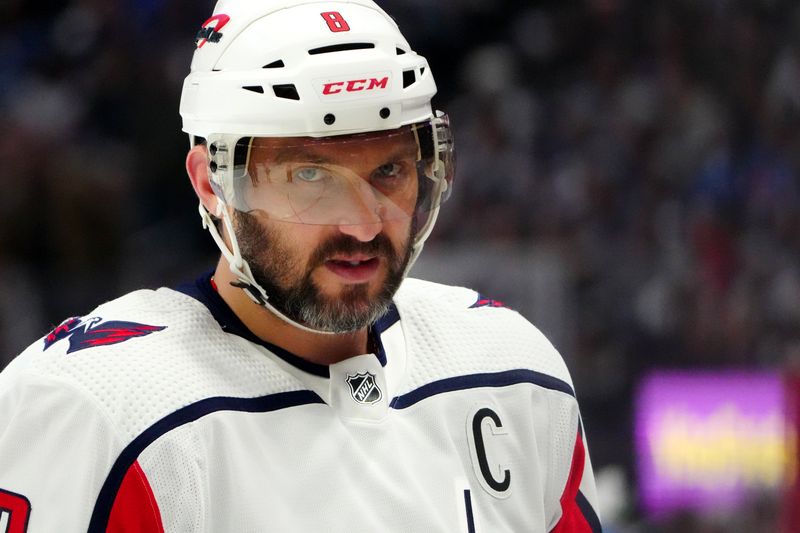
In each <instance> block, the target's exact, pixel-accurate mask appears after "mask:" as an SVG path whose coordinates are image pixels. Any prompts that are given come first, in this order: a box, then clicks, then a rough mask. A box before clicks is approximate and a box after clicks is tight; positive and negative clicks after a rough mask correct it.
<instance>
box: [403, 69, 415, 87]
mask: <svg viewBox="0 0 800 533" xmlns="http://www.w3.org/2000/svg"><path fill="white" fill-rule="evenodd" d="M416 82H417V74H416V73H415V72H414V71H413V70H404V71H403V89H407V88H408V87H411V86H412V85H414V84H415V83H416Z"/></svg>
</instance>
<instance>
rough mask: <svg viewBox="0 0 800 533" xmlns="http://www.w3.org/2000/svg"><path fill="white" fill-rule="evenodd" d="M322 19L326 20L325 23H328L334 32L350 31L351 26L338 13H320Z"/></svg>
mask: <svg viewBox="0 0 800 533" xmlns="http://www.w3.org/2000/svg"><path fill="white" fill-rule="evenodd" d="M320 15H322V18H324V19H325V22H327V23H328V27H329V28H330V29H331V31H333V32H340V31H350V26H349V25H348V24H347V21H346V20H344V17H343V16H342V14H341V13H339V12H338V11H326V12H325V13H320Z"/></svg>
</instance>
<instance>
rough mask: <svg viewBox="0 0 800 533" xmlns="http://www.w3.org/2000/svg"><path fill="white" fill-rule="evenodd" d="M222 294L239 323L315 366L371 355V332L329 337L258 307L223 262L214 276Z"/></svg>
mask: <svg viewBox="0 0 800 533" xmlns="http://www.w3.org/2000/svg"><path fill="white" fill-rule="evenodd" d="M214 281H215V282H216V285H217V290H218V291H219V295H220V296H221V297H222V299H223V300H224V301H225V303H226V304H228V307H230V308H231V310H232V311H233V312H234V314H236V316H237V317H238V318H239V320H241V321H242V323H243V324H244V325H245V326H247V328H248V329H249V330H250V331H251V332H252V333H253V334H254V335H256V336H257V337H258V338H260V339H261V340H263V341H265V342H269V343H270V344H274V345H276V346H280V347H281V348H283V349H284V350H288V351H289V352H291V353H293V354H295V355H297V356H298V357H302V358H303V359H305V360H307V361H310V362H312V363H316V364H320V365H331V364H334V363H338V362H339V361H343V360H344V359H347V358H349V357H353V356H356V355H361V354H364V353H367V329H366V328H364V329H361V330H358V331H355V332H352V333H342V334H337V335H326V334H324V333H311V332H309V331H304V330H301V329H299V328H296V327H294V326H292V325H291V324H289V323H288V322H286V321H284V320H282V319H281V318H278V317H277V316H275V315H274V314H273V313H272V312H270V311H269V310H268V309H265V308H264V307H262V306H260V305H258V304H257V303H255V302H254V301H253V300H251V299H250V297H249V296H247V294H245V292H244V291H243V290H242V289H240V288H238V287H234V286H232V285H231V282H234V281H236V278H235V277H234V275H233V274H232V273H231V271H230V269H229V268H228V264H227V263H226V262H225V260H224V259H221V260H220V262H219V264H218V265H217V269H216V271H215V273H214Z"/></svg>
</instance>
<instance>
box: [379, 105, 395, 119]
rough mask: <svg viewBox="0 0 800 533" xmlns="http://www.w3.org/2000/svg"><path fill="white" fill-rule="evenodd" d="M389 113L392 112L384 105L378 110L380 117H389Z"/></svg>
mask: <svg viewBox="0 0 800 533" xmlns="http://www.w3.org/2000/svg"><path fill="white" fill-rule="evenodd" d="M391 114H392V112H391V111H390V110H389V108H388V107H384V108H383V109H381V111H380V115H381V118H389V115H391Z"/></svg>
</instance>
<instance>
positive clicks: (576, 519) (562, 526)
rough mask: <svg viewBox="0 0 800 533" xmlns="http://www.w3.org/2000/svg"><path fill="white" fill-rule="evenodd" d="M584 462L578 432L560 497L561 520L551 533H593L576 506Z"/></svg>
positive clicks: (583, 453) (583, 452)
mask: <svg viewBox="0 0 800 533" xmlns="http://www.w3.org/2000/svg"><path fill="white" fill-rule="evenodd" d="M585 462H586V451H585V450H584V449H583V438H582V437H581V432H580V431H578V438H577V439H576V441H575V450H574V451H573V452H572V466H571V467H570V469H569V478H568V479H567V486H566V487H564V492H563V494H562V495H561V520H559V521H558V524H556V527H555V528H553V530H552V531H551V533H593V529H592V526H591V525H590V524H589V521H588V520H587V519H586V517H585V516H584V515H583V512H582V511H581V508H580V506H579V505H578V501H577V497H578V490H579V489H580V487H581V480H582V479H583V467H584V463H585Z"/></svg>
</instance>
